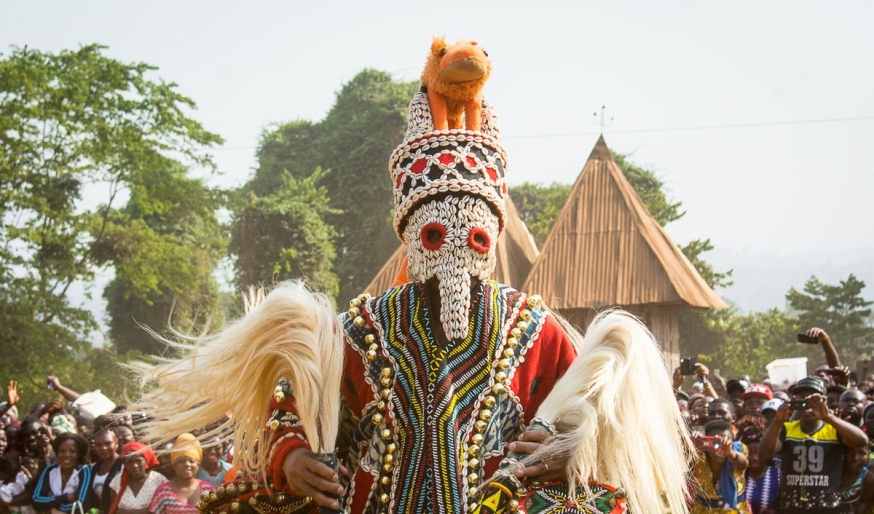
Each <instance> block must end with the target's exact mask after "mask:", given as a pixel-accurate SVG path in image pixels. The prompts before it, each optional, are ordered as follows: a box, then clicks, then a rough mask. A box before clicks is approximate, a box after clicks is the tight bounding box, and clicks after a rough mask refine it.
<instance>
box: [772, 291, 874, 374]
mask: <svg viewBox="0 0 874 514" xmlns="http://www.w3.org/2000/svg"><path fill="white" fill-rule="evenodd" d="M864 288H865V283H864V282H862V281H861V280H859V279H858V278H856V276H855V275H853V274H850V276H849V277H848V278H847V280H841V281H840V282H839V283H838V284H836V285H830V284H824V283H822V282H821V281H820V280H819V279H818V278H816V277H815V276H811V277H810V279H808V280H807V282H805V283H804V291H803V292H802V291H798V290H796V289H795V288H794V287H793V288H792V289H790V290H789V292H788V293H787V294H786V299H787V300H788V301H789V307H790V308H791V309H792V311H794V312H795V313H797V315H798V320H799V323H800V325H801V326H802V327H803V328H804V329H805V330H806V329H808V328H812V327H819V328H822V329H823V330H825V331H826V332H828V334H829V337H830V338H831V340H832V343H834V345H835V348H836V349H837V350H838V354H839V355H840V357H841V361H842V362H843V363H845V364H849V365H852V363H853V362H854V361H855V360H856V359H859V358H862V357H870V355H871V350H872V348H874V327H872V326H871V325H870V323H869V318H870V316H871V312H872V311H871V308H870V307H871V305H874V302H871V301H866V300H865V299H864V298H863V297H862V290H863V289H864Z"/></svg>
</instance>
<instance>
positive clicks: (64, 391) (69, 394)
mask: <svg viewBox="0 0 874 514" xmlns="http://www.w3.org/2000/svg"><path fill="white" fill-rule="evenodd" d="M49 382H51V384H52V388H54V390H55V391H57V392H59V393H61V396H63V397H64V398H65V399H66V400H67V401H68V402H70V403H72V402H75V401H76V400H78V399H79V396H80V395H79V393H77V392H76V391H73V390H72V389H70V388H68V387H64V386H63V385H61V381H60V380H58V377H56V376H49Z"/></svg>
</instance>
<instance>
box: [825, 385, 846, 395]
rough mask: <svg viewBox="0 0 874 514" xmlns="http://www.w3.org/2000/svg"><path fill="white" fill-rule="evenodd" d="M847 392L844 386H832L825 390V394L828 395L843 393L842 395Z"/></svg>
mask: <svg viewBox="0 0 874 514" xmlns="http://www.w3.org/2000/svg"><path fill="white" fill-rule="evenodd" d="M846 390H847V388H846V387H844V386H842V385H840V384H832V385H830V386H828V387H826V388H825V392H826V393H841V394H844V392H845V391H846Z"/></svg>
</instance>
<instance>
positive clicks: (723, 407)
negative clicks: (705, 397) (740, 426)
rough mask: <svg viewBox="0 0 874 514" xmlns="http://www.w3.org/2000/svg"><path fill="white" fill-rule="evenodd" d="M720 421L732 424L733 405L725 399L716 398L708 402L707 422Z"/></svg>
mask: <svg viewBox="0 0 874 514" xmlns="http://www.w3.org/2000/svg"><path fill="white" fill-rule="evenodd" d="M715 419H721V420H723V421H727V422H728V423H734V405H732V404H731V402H730V401H728V400H726V399H725V398H717V399H715V400H713V401H712V402H710V405H709V406H708V407H707V421H708V422H710V421H713V420H715Z"/></svg>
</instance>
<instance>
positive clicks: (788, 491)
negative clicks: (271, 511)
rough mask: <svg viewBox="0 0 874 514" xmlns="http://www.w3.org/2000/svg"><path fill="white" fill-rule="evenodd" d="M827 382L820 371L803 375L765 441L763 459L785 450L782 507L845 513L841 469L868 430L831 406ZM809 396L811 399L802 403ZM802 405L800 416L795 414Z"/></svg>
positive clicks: (808, 513)
mask: <svg viewBox="0 0 874 514" xmlns="http://www.w3.org/2000/svg"><path fill="white" fill-rule="evenodd" d="M825 392H826V391H825V384H823V382H822V381H821V380H819V379H818V378H816V377H807V378H803V379H801V380H799V381H798V384H797V385H796V386H795V389H794V390H793V392H792V394H793V397H794V400H795V405H794V406H793V405H792V403H791V402H790V403H785V404H783V405H782V406H781V407H780V408H779V409H778V410H777V418H776V420H775V422H774V424H772V425H771V426H770V427H769V428H768V431H767V432H766V433H765V436H764V437H763V438H762V442H761V444H760V445H759V459H760V460H765V461H767V460H769V459H771V458H773V457H774V456H775V455H776V454H778V453H779V454H780V457H781V460H782V475H781V478H780V512H781V513H784V514H802V513H803V514H840V513H841V512H843V511H842V510H841V507H840V490H841V472H842V469H843V464H844V453H845V451H846V449H847V447H850V448H861V447H864V446H866V445H867V444H868V439H867V437H866V436H865V433H864V432H862V431H861V430H860V429H859V428H858V427H854V426H853V425H851V424H849V423H847V422H846V421H844V420H842V419H840V418H838V417H837V416H835V415H834V414H833V413H832V412H830V411H829V410H828V407H827V406H826V398H825ZM802 400H804V401H806V403H805V404H804V405H801V404H800V402H801V401H802ZM793 410H794V411H796V412H797V415H796V416H795V418H796V419H795V420H794V421H790V420H789V418H790V414H791V413H792V411H793Z"/></svg>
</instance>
